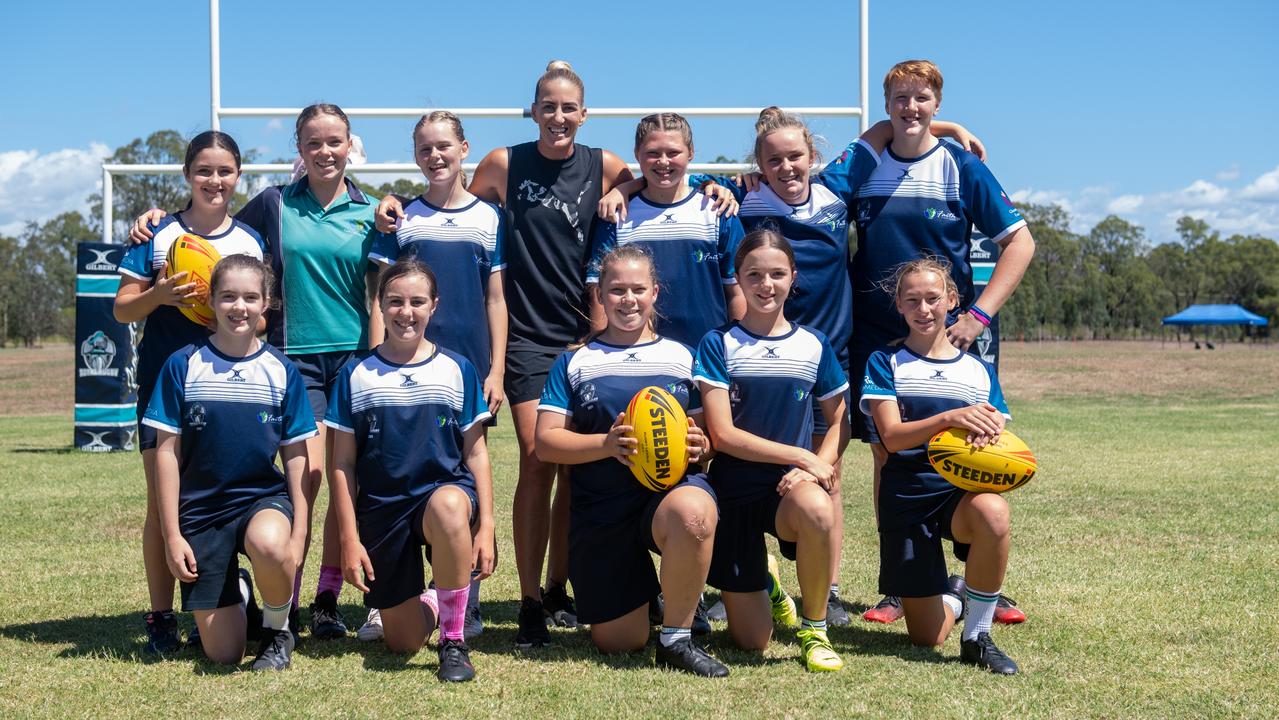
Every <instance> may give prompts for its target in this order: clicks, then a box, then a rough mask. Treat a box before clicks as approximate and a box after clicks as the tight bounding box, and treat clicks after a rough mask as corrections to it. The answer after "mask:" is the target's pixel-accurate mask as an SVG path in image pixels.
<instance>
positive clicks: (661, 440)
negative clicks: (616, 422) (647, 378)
mask: <svg viewBox="0 0 1279 720" xmlns="http://www.w3.org/2000/svg"><path fill="white" fill-rule="evenodd" d="M626 424H627V425H630V426H631V427H632V428H634V437H635V439H636V440H638V441H639V445H638V447H637V450H638V452H637V453H636V454H635V455H632V456H631V462H632V465H631V473H632V474H634V475H635V479H636V480H639V482H640V484H641V485H643V486H644V487H646V488H648V489H649V490H652V491H653V492H662V491H664V490H669V489H670V488H671V486H673V485H674V484H675V483H677V482H679V481H680V480H681V479H682V478H683V477H684V471H685V470H687V469H688V419H687V416H686V415H685V414H684V408H683V407H682V406H680V404H679V401H678V400H676V399H675V396H673V395H671V394H670V393H669V392H667V391H666V390H664V389H662V388H660V387H657V386H655V385H650V386H649V387H646V388H644V389H643V390H640V391H639V392H637V393H635V397H633V398H631V403H630V405H628V406H627V407H626Z"/></svg>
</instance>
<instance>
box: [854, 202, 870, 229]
mask: <svg viewBox="0 0 1279 720" xmlns="http://www.w3.org/2000/svg"><path fill="white" fill-rule="evenodd" d="M868 222H870V201H869V200H862V201H861V202H859V203H857V223H858V224H859V225H862V224H865V223H868Z"/></svg>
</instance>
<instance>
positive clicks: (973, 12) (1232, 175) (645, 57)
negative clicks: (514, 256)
mask: <svg viewBox="0 0 1279 720" xmlns="http://www.w3.org/2000/svg"><path fill="white" fill-rule="evenodd" d="M655 6H656V7H660V8H662V13H660V14H659V13H657V12H651V13H643V12H641V11H639V10H638V9H639V8H642V7H643V5H642V4H640V3H582V4H578V5H576V6H573V7H570V6H566V5H563V4H560V5H558V6H554V7H553V6H550V5H547V4H543V3H517V2H505V1H502V2H471V3H466V2H450V3H429V4H428V3H420V2H418V3H412V2H395V1H391V0H385V1H384V2H381V3H377V4H375V5H370V4H363V3H349V2H347V3H341V2H330V1H329V0H313V1H311V2H306V3H293V2H262V1H261V0H255V1H254V2H249V1H248V0H223V2H222V12H221V19H222V44H221V48H222V59H223V62H222V78H223V89H222V97H223V104H224V105H226V106H260V105H271V106H301V105H304V104H307V103H310V102H314V101H320V100H323V101H327V102H336V103H338V104H341V105H346V106H352V107H354V106H400V107H404V106H415V105H424V106H425V105H430V106H443V107H481V106H485V107H516V106H525V105H527V104H528V102H529V100H530V94H531V92H532V86H533V82H534V80H535V79H536V77H537V76H538V74H539V73H540V71H541V70H542V68H543V67H544V66H545V63H546V61H547V60H549V59H551V58H554V57H561V58H564V59H567V60H569V61H570V62H572V63H573V65H574V67H575V68H576V69H577V70H578V71H579V73H580V74H581V75H582V76H583V78H584V79H585V81H586V83H587V104H588V106H592V105H593V106H597V107H608V106H654V107H676V106H692V105H732V106H762V105H766V104H779V105H783V106H786V105H792V106H797V105H855V104H856V103H857V93H858V71H857V70H858V69H857V62H858V60H857V48H856V41H857V33H858V27H857V23H858V20H857V6H856V3H854V2H807V3H777V2H753V1H750V2H738V3H735V4H728V3H655ZM674 7H678V8H679V14H678V15H676V14H674V13H673V12H671V8H674ZM0 23H3V26H4V27H5V28H7V29H8V30H9V32H8V33H6V35H7V37H6V41H5V43H4V44H3V45H0V68H3V73H0V98H3V101H2V102H0V232H8V233H12V232H15V231H16V229H17V228H19V227H20V226H21V223H22V222H23V221H25V220H28V219H30V220H40V219H44V218H47V217H49V216H51V215H53V214H55V213H57V212H60V211H63V210H67V209H79V208H82V207H84V203H83V199H84V197H85V196H87V195H88V194H89V193H91V192H94V191H96V190H97V189H98V186H99V175H100V172H99V169H98V167H97V163H98V161H99V158H100V157H101V156H103V155H104V154H106V153H108V152H110V150H111V149H113V148H115V147H117V146H119V145H121V144H124V143H126V142H128V141H130V140H131V139H133V138H135V137H139V136H145V135H146V134H147V133H149V132H151V131H154V130H158V129H164V128H172V129H176V130H178V131H180V132H183V133H185V134H194V133H195V132H198V131H200V130H203V129H206V128H207V127H208V124H209V67H208V63H209V48H208V7H207V4H206V3H205V2H202V1H200V0H187V1H185V2H177V3H174V2H153V1H150V0H136V1H133V2H128V3H90V2H79V1H74V2H73V1H68V2H46V3H5V4H4V8H3V9H0ZM1276 26H1279V4H1277V3H1273V2H1260V1H1258V2H1243V1H1240V2H1232V1H1230V0H1220V1H1218V2H1214V3H1188V2H1162V3H1124V2H1115V1H1114V0H1111V1H1110V2H1093V1H1090V0H1078V1H1074V2H1045V3H1039V2H1029V3H1028V2H1003V1H1002V0H1001V1H998V2H995V1H990V2H976V3H954V2H949V3H946V2H914V3H906V2H896V1H894V2H888V1H885V0H877V1H875V2H872V3H871V17H870V28H871V41H870V50H871V54H870V78H871V80H870V84H871V95H870V97H871V103H870V105H871V113H872V114H871V117H872V119H880V118H882V117H883V116H884V113H883V105H882V92H881V90H880V81H881V80H882V77H883V74H884V72H885V71H886V70H887V69H888V68H889V67H890V66H891V65H892V64H893V63H894V62H896V61H898V60H901V59H905V58H909V57H925V58H929V59H932V60H934V61H935V62H937V63H938V65H939V66H940V67H941V69H942V71H943V72H944V74H945V77H946V87H945V92H944V97H943V102H942V112H941V117H942V118H943V119H950V120H958V121H960V122H963V123H965V124H966V125H968V127H970V128H971V129H972V130H973V131H974V132H976V133H977V134H978V135H979V136H981V137H982V138H983V139H984V140H985V141H986V142H987V144H988V146H989V147H990V150H991V158H990V165H991V168H992V169H993V170H994V172H995V174H996V176H997V177H998V178H999V179H1000V181H1001V182H1002V184H1003V185H1004V187H1005V188H1006V189H1007V190H1008V192H1009V194H1010V195H1012V196H1013V197H1014V198H1016V199H1019V200H1032V201H1035V202H1049V201H1055V202H1059V203H1062V204H1063V205H1065V206H1066V207H1067V208H1068V209H1069V210H1070V211H1071V212H1072V214H1073V215H1074V216H1075V218H1076V226H1077V228H1078V229H1087V227H1089V226H1091V224H1092V223H1095V222H1096V221H1097V220H1099V219H1100V218H1101V217H1103V216H1105V215H1106V214H1107V213H1110V212H1114V213H1117V214H1119V215H1121V216H1123V217H1125V218H1128V219H1129V220H1132V221H1134V222H1137V223H1140V224H1142V225H1144V226H1145V227H1146V228H1147V231H1148V233H1149V235H1150V236H1151V238H1152V239H1154V240H1156V241H1162V240H1167V239H1171V238H1172V237H1173V232H1172V228H1173V222H1174V220H1175V218H1176V217H1178V216H1179V215H1181V214H1191V215H1195V216H1196V217H1202V218H1204V219H1206V220H1207V221H1209V222H1210V223H1211V224H1213V225H1214V226H1215V227H1218V228H1220V229H1222V230H1224V231H1226V232H1245V233H1248V232H1255V233H1260V234H1266V235H1269V236H1271V237H1279V150H1276V146H1275V144H1274V142H1273V141H1272V140H1271V138H1270V137H1269V134H1270V131H1271V128H1272V123H1273V119H1274V118H1275V117H1277V116H1279V92H1276V91H1275V89H1274V86H1273V75H1274V73H1275V71H1276V70H1277V69H1279V56H1277V55H1276V53H1275V50H1274V43H1273V41H1272V39H1271V38H1270V37H1269V35H1270V33H1272V32H1273V30H1274V28H1275V27H1276ZM855 122H856V121H855V120H854V119H844V120H836V119H829V118H810V124H811V125H812V126H813V128H814V130H815V131H817V132H819V133H820V134H822V135H823V136H825V137H826V138H828V139H829V146H828V154H829V151H837V150H838V148H840V147H842V146H843V145H844V144H845V143H846V142H847V141H848V140H849V139H850V138H851V137H852V136H853V135H854V134H855V132H856V124H855ZM411 126H412V121H411V120H368V119H364V120H360V121H359V122H358V123H357V126H356V128H355V130H356V132H357V133H359V134H360V135H361V136H362V137H363V138H364V140H365V143H366V146H367V149H368V154H369V159H370V160H373V161H386V162H390V161H407V160H408V159H409V158H410V144H409V141H408V136H409V131H410V129H411ZM633 127H634V121H633V120H608V119H603V118H595V119H593V120H591V121H590V122H588V123H587V125H586V127H585V128H584V129H583V131H582V133H581V135H580V138H581V139H582V140H583V141H585V142H588V143H590V144H593V145H601V146H603V147H607V148H609V149H611V150H613V151H614V152H617V153H619V154H621V155H623V156H624V157H628V156H629V154H630V153H629V148H630V142H631V140H630V137H631V134H632V132H633ZM223 129H225V130H227V131H229V132H231V133H232V134H233V135H235V136H236V138H237V139H238V140H239V141H240V143H241V145H242V146H243V147H253V148H257V149H258V150H259V153H260V155H261V157H262V158H263V159H268V160H269V159H274V158H278V157H284V156H288V155H290V154H291V152H292V151H291V148H290V147H289V141H290V135H291V122H290V121H287V120H286V121H283V122H281V121H279V120H276V121H271V120H267V119H264V118H252V119H235V120H226V121H224V125H223ZM467 130H468V135H469V137H470V140H471V144H472V147H473V148H474V149H473V154H472V159H478V158H479V157H481V156H482V154H483V153H484V152H486V151H487V150H488V149H490V148H492V147H495V146H498V145H505V144H511V143H515V142H521V141H524V140H528V139H532V137H533V136H534V133H533V128H532V125H531V123H530V121H528V120H502V121H494V120H489V121H483V120H473V121H470V122H468V123H467ZM694 130H695V133H696V141H697V152H698V156H699V159H703V160H710V159H713V158H714V157H715V156H716V155H720V154H722V155H726V156H729V157H743V156H744V155H745V154H746V153H748V152H749V149H750V145H751V141H752V131H751V123H750V121H749V120H748V119H746V118H739V119H732V120H716V121H699V122H696V123H695V126H694Z"/></svg>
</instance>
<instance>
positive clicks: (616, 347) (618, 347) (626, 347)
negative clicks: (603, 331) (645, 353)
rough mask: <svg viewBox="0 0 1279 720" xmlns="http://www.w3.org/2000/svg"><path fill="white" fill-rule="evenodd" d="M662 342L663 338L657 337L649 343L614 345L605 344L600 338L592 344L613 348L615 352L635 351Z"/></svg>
mask: <svg viewBox="0 0 1279 720" xmlns="http://www.w3.org/2000/svg"><path fill="white" fill-rule="evenodd" d="M661 341H662V336H661V335H658V336H657V337H655V338H653V339H652V340H649V341H648V342H644V343H635V344H634V345H614V344H613V343H607V342H604V341H603V340H600V339H599V338H595V339H594V340H592V341H591V344H592V345H600V346H602V347H606V348H612V349H614V350H634V349H635V348H643V347H648V346H650V345H656V344H658V343H659V342H661Z"/></svg>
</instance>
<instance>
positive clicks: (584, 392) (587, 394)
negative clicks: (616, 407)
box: [577, 382, 599, 407]
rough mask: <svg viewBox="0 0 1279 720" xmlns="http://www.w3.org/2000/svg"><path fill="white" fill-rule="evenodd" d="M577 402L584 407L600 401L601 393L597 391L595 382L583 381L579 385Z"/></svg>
mask: <svg viewBox="0 0 1279 720" xmlns="http://www.w3.org/2000/svg"><path fill="white" fill-rule="evenodd" d="M577 402H578V403H579V404H580V405H582V406H583V407H585V406H587V405H594V404H595V403H596V402H599V395H597V394H596V392H595V383H589V382H588V383H582V384H581V385H579V386H578V388H577Z"/></svg>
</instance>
